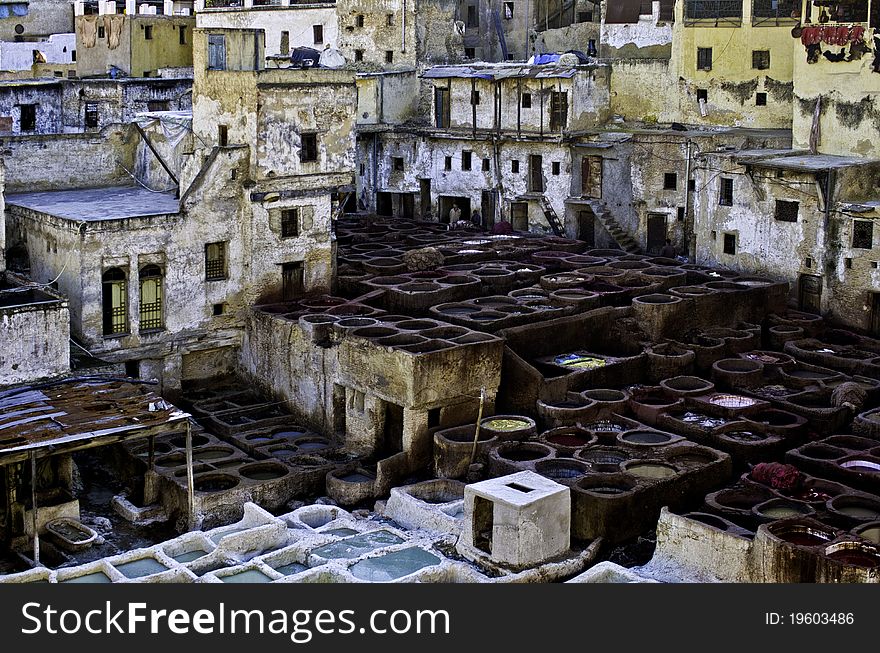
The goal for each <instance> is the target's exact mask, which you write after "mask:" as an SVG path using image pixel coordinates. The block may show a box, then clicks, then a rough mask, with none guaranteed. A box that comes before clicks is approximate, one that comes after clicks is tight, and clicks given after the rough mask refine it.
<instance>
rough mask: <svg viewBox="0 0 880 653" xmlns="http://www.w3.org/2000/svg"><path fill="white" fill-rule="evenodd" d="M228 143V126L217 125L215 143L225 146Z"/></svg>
mask: <svg viewBox="0 0 880 653" xmlns="http://www.w3.org/2000/svg"><path fill="white" fill-rule="evenodd" d="M228 144H229V127H227V126H226V125H217V145H219V146H220V147H226V145H228Z"/></svg>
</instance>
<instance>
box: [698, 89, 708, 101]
mask: <svg viewBox="0 0 880 653" xmlns="http://www.w3.org/2000/svg"><path fill="white" fill-rule="evenodd" d="M708 101H709V91H707V90H706V89H705V88H698V89H697V102H708Z"/></svg>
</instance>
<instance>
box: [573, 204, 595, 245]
mask: <svg viewBox="0 0 880 653" xmlns="http://www.w3.org/2000/svg"><path fill="white" fill-rule="evenodd" d="M577 225H578V240H580V241H582V242H584V243H587V245H589V246H590V247H595V246H596V214H595V213H593V210H592V209H586V210H585V211H578V214H577Z"/></svg>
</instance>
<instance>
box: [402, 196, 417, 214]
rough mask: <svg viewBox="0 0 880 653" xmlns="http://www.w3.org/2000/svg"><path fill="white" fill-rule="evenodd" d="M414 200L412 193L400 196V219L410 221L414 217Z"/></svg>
mask: <svg viewBox="0 0 880 653" xmlns="http://www.w3.org/2000/svg"><path fill="white" fill-rule="evenodd" d="M414 213H415V198H413V194H412V193H401V194H400V217H402V218H403V219H404V220H412V219H413V218H414V217H415V216H414Z"/></svg>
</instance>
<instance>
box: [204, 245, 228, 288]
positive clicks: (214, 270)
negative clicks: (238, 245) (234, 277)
mask: <svg viewBox="0 0 880 653" xmlns="http://www.w3.org/2000/svg"><path fill="white" fill-rule="evenodd" d="M225 278H226V243H208V244H207V245H205V281H218V280H220V279H225Z"/></svg>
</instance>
